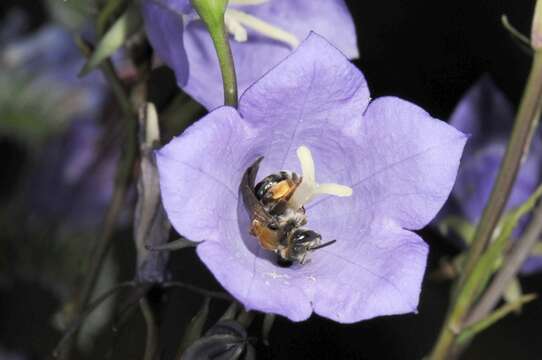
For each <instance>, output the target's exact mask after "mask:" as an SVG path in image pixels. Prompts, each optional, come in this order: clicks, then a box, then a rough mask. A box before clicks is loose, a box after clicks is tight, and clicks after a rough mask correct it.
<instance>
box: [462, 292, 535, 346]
mask: <svg viewBox="0 0 542 360" xmlns="http://www.w3.org/2000/svg"><path fill="white" fill-rule="evenodd" d="M536 297H537V296H536V294H527V295H524V296H522V297H521V298H519V299H518V300H517V301H516V302H514V303H511V304H506V305H503V306H501V307H500V308H499V309H497V310H495V311H494V312H492V313H491V314H489V315H488V316H487V317H486V318H484V319H482V320H480V321H478V322H477V323H474V324H472V325H471V326H468V327H466V328H465V329H464V330H463V331H461V333H460V334H459V336H458V338H457V343H458V344H459V345H462V344H465V343H467V342H468V341H469V340H471V339H472V338H473V337H474V336H475V335H477V334H478V333H480V332H481V331H484V330H485V329H487V328H488V327H490V326H491V325H493V324H495V323H496V322H497V321H499V320H500V319H502V318H504V317H505V316H506V315H508V314H510V313H511V312H512V311H516V310H517V309H519V308H521V307H522V306H523V305H524V304H527V303H529V302H531V301H533V300H534V299H536Z"/></svg>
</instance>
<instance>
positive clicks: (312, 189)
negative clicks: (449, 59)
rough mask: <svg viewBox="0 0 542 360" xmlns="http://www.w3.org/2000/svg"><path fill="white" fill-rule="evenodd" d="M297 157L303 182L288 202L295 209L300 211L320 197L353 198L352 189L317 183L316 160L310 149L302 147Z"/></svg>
mask: <svg viewBox="0 0 542 360" xmlns="http://www.w3.org/2000/svg"><path fill="white" fill-rule="evenodd" d="M297 157H298V159H299V162H300V164H301V171H302V173H303V174H302V176H303V180H302V181H301V184H299V186H298V187H297V189H296V190H295V192H294V194H293V195H292V197H291V198H290V200H289V201H288V203H289V204H290V206H291V207H292V208H294V209H300V208H301V207H302V206H303V205H305V204H307V203H309V202H310V201H311V200H313V199H314V198H315V197H316V196H318V195H333V196H340V197H345V196H351V195H352V188H351V187H348V186H345V185H339V184H334V183H324V184H318V183H317V182H316V175H315V167H314V160H313V159H312V154H311V151H310V150H309V148H307V147H306V146H303V145H302V146H300V147H299V148H298V149H297Z"/></svg>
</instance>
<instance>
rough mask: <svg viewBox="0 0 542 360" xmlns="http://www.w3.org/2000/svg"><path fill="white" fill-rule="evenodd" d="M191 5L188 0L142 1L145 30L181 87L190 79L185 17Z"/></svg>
mask: <svg viewBox="0 0 542 360" xmlns="http://www.w3.org/2000/svg"><path fill="white" fill-rule="evenodd" d="M189 9H190V5H189V4H188V0H186V1H179V0H175V1H160V2H159V1H154V0H144V1H142V14H143V19H144V21H145V30H146V31H147V36H148V37H149V41H150V42H151V44H152V46H153V47H154V50H155V51H156V52H157V53H158V54H160V57H161V58H162V61H164V62H165V63H166V64H167V65H168V66H169V67H170V68H172V69H174V70H175V77H176V78H177V83H178V84H179V86H180V87H184V86H185V85H186V82H187V80H188V59H187V56H186V51H185V49H184V45H183V33H184V20H183V14H185V13H186V12H188V11H189Z"/></svg>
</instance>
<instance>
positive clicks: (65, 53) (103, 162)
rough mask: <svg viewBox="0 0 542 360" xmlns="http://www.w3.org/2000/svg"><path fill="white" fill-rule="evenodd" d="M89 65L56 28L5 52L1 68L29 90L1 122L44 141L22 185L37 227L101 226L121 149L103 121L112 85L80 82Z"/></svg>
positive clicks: (92, 80)
mask: <svg viewBox="0 0 542 360" xmlns="http://www.w3.org/2000/svg"><path fill="white" fill-rule="evenodd" d="M84 62H85V59H84V57H83V56H82V55H81V53H80V51H79V50H78V49H77V47H76V46H75V44H74V42H73V39H72V36H71V35H70V33H69V32H68V31H66V30H64V29H62V28H61V27H59V26H54V25H46V26H43V27H42V28H41V29H39V30H38V31H36V32H34V33H32V34H30V35H28V36H26V37H24V38H21V39H18V40H17V41H14V42H12V43H10V44H8V45H7V46H6V47H5V48H4V49H3V50H2V52H1V53H0V64H2V65H3V66H4V68H6V69H8V70H10V71H9V72H6V74H5V76H7V77H8V79H7V80H8V84H13V83H14V81H11V82H10V81H9V80H11V79H12V78H11V77H12V76H15V74H16V75H17V76H18V77H17V79H18V78H21V77H22V78H23V79H25V80H24V82H23V85H22V86H24V89H25V90H24V91H21V92H20V93H18V94H17V96H15V97H13V98H12V99H10V100H9V101H10V102H9V103H8V104H7V106H6V107H9V108H10V109H9V111H7V109H6V107H4V108H3V109H2V113H1V114H2V119H3V120H6V119H9V117H10V116H16V119H20V120H25V121H27V122H28V127H29V128H33V129H40V130H39V132H40V134H41V135H40V140H47V141H46V144H45V146H43V148H39V147H36V150H37V149H40V153H38V154H36V156H35V157H36V159H37V161H36V163H37V166H35V168H34V169H32V170H31V176H30V177H29V179H28V182H27V183H26V184H25V185H26V187H27V191H25V192H26V193H27V194H28V197H27V199H28V204H27V206H28V208H29V209H31V211H32V213H33V214H34V215H36V219H37V220H38V222H42V223H43V224H51V222H56V223H61V224H62V225H63V226H64V227H69V228H70V229H71V230H88V229H89V228H91V229H93V228H95V227H96V226H97V225H98V224H99V223H100V222H101V221H102V220H103V216H104V215H103V213H104V210H105V208H106V206H107V204H108V202H109V199H110V197H111V193H112V184H113V178H114V171H115V163H116V159H117V156H118V147H117V145H116V144H115V143H114V142H113V141H109V143H107V141H104V139H105V136H104V134H108V132H106V131H104V129H103V128H102V127H101V124H100V123H99V121H98V120H99V119H101V118H102V116H103V114H104V107H105V106H106V103H107V96H108V91H107V84H106V83H105V82H104V81H103V80H102V78H101V75H99V73H98V72H94V73H93V74H91V75H90V76H88V77H85V78H84V79H80V78H79V77H78V76H77V74H78V72H79V70H80V69H81V67H82V66H83V64H84ZM0 79H2V77H1V76H0ZM51 89H54V91H51ZM45 99H46V101H45ZM40 102H43V104H41V103H40ZM36 109H39V110H41V111H37V110H36ZM31 110H33V111H31ZM4 112H7V115H6V113H4ZM12 114H13V115H12ZM28 119H31V120H28ZM59 121H60V122H59ZM19 122H20V123H24V122H23V121H19ZM6 123H7V121H6ZM1 130H4V127H2V128H1ZM17 131H19V132H20V131H22V130H20V129H18V128H17ZM36 132H38V130H36ZM12 133H13V134H14V135H17V133H16V132H14V131H12ZM35 138H36V137H32V138H31V139H35ZM35 142H37V141H31V143H32V145H35V144H34V143H35Z"/></svg>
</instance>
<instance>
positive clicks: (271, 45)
mask: <svg viewBox="0 0 542 360" xmlns="http://www.w3.org/2000/svg"><path fill="white" fill-rule="evenodd" d="M228 6H229V7H228V9H227V10H226V15H225V22H226V27H227V29H228V32H229V33H230V34H231V36H232V41H231V47H232V53H233V58H234V63H235V67H236V69H237V70H238V71H237V82H238V86H239V93H242V92H244V91H245V90H246V89H247V88H248V86H249V85H250V84H252V83H253V82H254V81H256V80H257V79H258V78H260V77H261V76H262V75H263V74H265V73H266V72H267V71H268V70H270V69H271V68H272V67H273V66H275V65H276V64H278V63H279V62H280V61H281V60H283V59H284V58H285V57H286V56H287V55H288V54H289V53H290V52H291V51H292V49H294V48H296V47H297V46H298V45H299V42H300V41H301V40H303V39H305V38H306V37H307V35H308V34H309V32H310V31H315V32H317V33H319V34H322V36H324V37H326V38H327V39H328V40H329V41H330V42H331V43H333V44H335V45H336V46H337V47H338V48H339V49H340V50H341V51H342V52H343V53H344V54H346V55H347V56H348V57H349V58H356V57H358V48H357V40H356V32H355V28H354V23H353V21H352V18H351V16H350V13H349V11H348V8H347V7H346V4H345V3H344V1H343V0H294V1H292V0H230V2H229V5H228ZM143 17H144V19H145V27H146V30H147V35H148V37H149V41H150V42H151V44H152V46H153V47H154V50H155V51H156V53H157V54H158V56H159V57H160V58H161V59H162V60H163V61H164V62H165V63H166V64H167V65H168V66H169V67H170V68H172V69H173V70H174V71H175V75H176V78H177V83H178V85H179V86H180V87H181V88H182V89H183V90H184V91H186V92H187V93H188V94H190V95H191V96H192V97H193V98H194V99H196V100H197V101H198V102H200V103H201V104H202V105H204V106H205V107H206V108H207V109H209V110H212V109H214V108H216V107H218V106H220V105H222V102H223V99H224V96H223V89H222V87H221V86H220V84H221V83H222V77H221V74H220V68H219V65H218V60H217V56H216V52H215V49H214V46H213V43H212V41H211V38H210V36H209V33H208V32H207V30H206V29H205V25H204V24H203V22H202V21H199V19H198V16H197V14H196V13H195V11H194V10H193V9H192V6H191V5H190V2H189V1H188V0H143Z"/></svg>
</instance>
